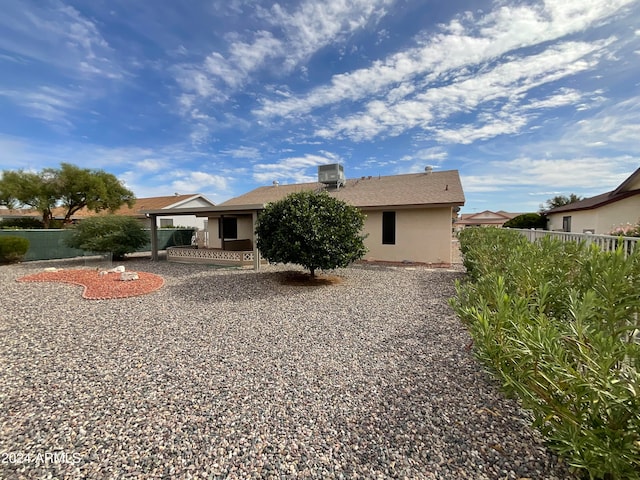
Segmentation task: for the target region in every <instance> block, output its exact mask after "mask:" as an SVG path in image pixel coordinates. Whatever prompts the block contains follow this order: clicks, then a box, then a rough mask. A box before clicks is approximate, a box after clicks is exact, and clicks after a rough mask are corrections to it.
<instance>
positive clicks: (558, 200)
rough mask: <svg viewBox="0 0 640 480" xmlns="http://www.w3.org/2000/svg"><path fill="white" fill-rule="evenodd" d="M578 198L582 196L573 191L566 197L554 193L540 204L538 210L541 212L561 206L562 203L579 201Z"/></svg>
mask: <svg viewBox="0 0 640 480" xmlns="http://www.w3.org/2000/svg"><path fill="white" fill-rule="evenodd" d="M580 200H582V197H580V196H578V195H576V194H575V193H571V194H569V196H568V197H567V196H566V195H556V196H555V197H553V198H550V199H549V200H547V201H546V202H545V203H544V205H541V206H540V211H541V213H544V212H547V211H549V210H551V209H552V208H557V207H562V206H564V205H569V204H570V203H575V202H579V201H580Z"/></svg>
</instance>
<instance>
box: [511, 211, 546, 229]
mask: <svg viewBox="0 0 640 480" xmlns="http://www.w3.org/2000/svg"><path fill="white" fill-rule="evenodd" d="M504 226H505V227H507V228H540V229H545V228H547V217H546V216H545V215H540V214H539V213H523V214H522V215H518V216H517V217H513V218H512V219H511V220H507V221H506V222H505V224H504Z"/></svg>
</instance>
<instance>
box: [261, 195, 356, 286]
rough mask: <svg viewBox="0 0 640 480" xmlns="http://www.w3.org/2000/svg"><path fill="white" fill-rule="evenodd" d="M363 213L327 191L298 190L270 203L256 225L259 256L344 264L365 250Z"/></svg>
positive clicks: (313, 266) (312, 266)
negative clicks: (260, 254)
mask: <svg viewBox="0 0 640 480" xmlns="http://www.w3.org/2000/svg"><path fill="white" fill-rule="evenodd" d="M364 218H365V217H364V214H363V213H362V212H360V210H358V209H357V208H355V207H353V206H351V205H348V204H347V203H345V202H343V201H342V200H338V199H336V198H334V197H331V196H330V195H329V194H328V193H326V192H321V193H316V192H310V191H306V192H297V193H292V194H290V195H288V196H287V197H285V198H284V199H282V200H280V201H277V202H273V203H270V204H269V205H267V206H266V207H265V209H264V210H263V211H262V213H261V214H260V217H259V218H258V224H257V226H256V234H257V235H258V248H259V249H260V252H261V253H262V256H263V257H264V258H266V259H267V260H269V261H270V262H275V263H295V264H298V265H302V266H303V267H304V268H306V269H308V270H309V271H310V272H311V276H312V277H313V276H314V275H315V271H316V270H317V269H322V270H330V269H334V268H337V267H346V266H347V265H349V264H350V263H352V262H354V261H356V260H359V259H360V258H362V257H363V256H364V255H365V253H366V252H367V249H366V247H365V246H364V238H365V236H364V235H363V234H362V228H363V226H364Z"/></svg>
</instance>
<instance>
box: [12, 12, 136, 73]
mask: <svg viewBox="0 0 640 480" xmlns="http://www.w3.org/2000/svg"><path fill="white" fill-rule="evenodd" d="M2 7H3V12H2V15H1V16H0V28H2V30H3V32H4V33H3V35H0V49H2V50H4V51H5V53H9V54H10V55H11V56H13V57H14V58H15V57H21V58H27V59H30V60H35V61H38V62H42V63H45V64H48V65H52V66H54V67H57V68H59V69H60V70H61V71H62V72H63V73H65V74H67V75H72V76H77V77H87V76H89V77H92V78H95V77H104V78H107V79H120V78H122V77H123V76H124V75H125V71H124V70H123V68H122V67H121V66H120V65H118V63H117V62H116V61H115V60H114V51H113V49H112V48H111V47H110V46H109V44H108V42H107V41H106V40H105V38H104V37H103V36H102V34H101V32H100V30H99V28H98V26H97V25H96V23H94V22H93V21H91V20H90V19H89V18H87V17H85V16H83V15H82V14H81V13H80V12H79V11H78V10H76V9H75V8H73V7H71V6H68V5H65V4H63V3H62V2H61V1H58V0H53V1H51V2H47V3H46V4H43V3H42V2H32V1H29V0H6V1H3V5H2Z"/></svg>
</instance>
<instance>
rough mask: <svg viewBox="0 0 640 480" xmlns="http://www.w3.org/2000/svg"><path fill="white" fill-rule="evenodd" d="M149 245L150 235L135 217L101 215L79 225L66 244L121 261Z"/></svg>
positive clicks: (74, 228)
mask: <svg viewBox="0 0 640 480" xmlns="http://www.w3.org/2000/svg"><path fill="white" fill-rule="evenodd" d="M148 242H149V234H148V233H147V232H146V231H145V230H144V228H143V226H142V223H140V222H139V221H138V220H136V219H135V218H132V217H127V216H124V215H104V216H98V217H91V218H88V219H86V220H82V221H81V222H80V223H78V225H76V226H75V227H73V233H72V234H71V236H70V237H69V238H68V239H67V241H66V244H67V246H68V247H71V248H79V249H81V250H85V251H88V252H96V253H111V254H112V258H113V259H114V260H121V259H122V258H124V256H125V255H126V254H127V253H133V252H136V251H137V250H138V249H139V248H141V247H143V246H145V245H146V244H147V243H148Z"/></svg>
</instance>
